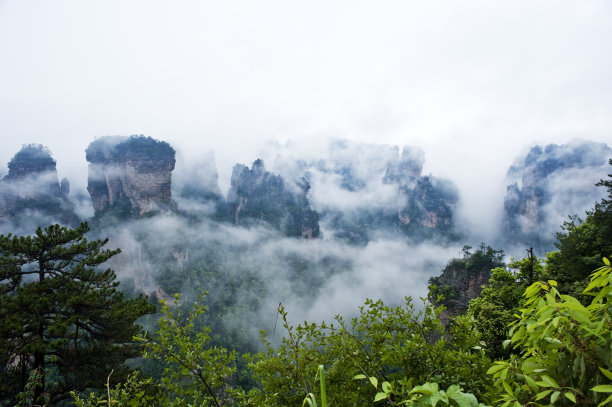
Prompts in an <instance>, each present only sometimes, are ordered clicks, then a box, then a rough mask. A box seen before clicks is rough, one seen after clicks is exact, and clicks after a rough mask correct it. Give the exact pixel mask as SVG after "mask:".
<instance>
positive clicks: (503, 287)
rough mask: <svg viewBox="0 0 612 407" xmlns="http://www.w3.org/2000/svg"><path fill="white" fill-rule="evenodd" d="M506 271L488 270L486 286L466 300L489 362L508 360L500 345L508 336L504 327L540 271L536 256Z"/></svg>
mask: <svg viewBox="0 0 612 407" xmlns="http://www.w3.org/2000/svg"><path fill="white" fill-rule="evenodd" d="M508 267H509V268H510V269H506V268H503V267H496V268H494V269H493V270H492V271H491V278H490V279H489V284H488V285H487V286H486V287H484V288H483V289H482V291H481V292H480V295H479V296H478V297H477V298H475V299H473V300H472V301H470V305H469V308H468V311H467V313H468V315H470V316H472V317H473V318H474V325H475V327H476V329H478V331H479V332H480V333H481V335H482V336H481V340H482V341H483V342H485V343H486V351H487V354H488V355H489V356H490V357H491V358H492V359H498V358H504V357H508V356H509V355H510V353H511V349H510V348H504V347H503V346H502V343H503V341H504V340H505V339H506V337H507V335H508V330H509V327H508V325H509V324H510V323H511V322H512V321H514V320H515V319H516V318H515V316H514V315H515V314H516V313H517V312H519V308H521V306H522V305H523V303H524V298H523V292H524V291H525V288H527V286H528V285H529V281H530V280H532V279H539V278H540V276H542V273H543V272H544V269H543V266H542V264H541V263H540V261H539V260H538V259H537V258H536V257H526V258H524V259H521V260H516V261H513V262H511V263H510V264H508Z"/></svg>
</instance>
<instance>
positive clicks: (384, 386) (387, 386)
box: [382, 382, 393, 394]
mask: <svg viewBox="0 0 612 407" xmlns="http://www.w3.org/2000/svg"><path fill="white" fill-rule="evenodd" d="M382 389H383V391H384V392H385V393H387V394H388V393H391V390H392V389H393V387H392V386H391V383H389V382H383V384H382Z"/></svg>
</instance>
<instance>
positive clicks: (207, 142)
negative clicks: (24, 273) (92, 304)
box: [0, 0, 612, 319]
mask: <svg viewBox="0 0 612 407" xmlns="http://www.w3.org/2000/svg"><path fill="white" fill-rule="evenodd" d="M610 21H612V4H611V3H610V2H608V1H605V0H599V1H597V0H593V1H583V2H580V3H576V2H565V3H559V2H557V1H552V0H542V1H535V2H534V1H514V0H505V1H498V2H495V3H492V2H486V1H482V0H468V1H462V2H454V1H451V0H447V1H439V2H435V3H434V2H403V1H388V2H387V1H386V2H363V1H348V0H346V1H339V2H333V3H330V2H323V1H318V0H317V1H311V2H308V3H303V4H299V5H298V4H294V3H287V2H282V1H270V0H264V1H259V2H248V1H236V2H200V1H195V0H193V1H182V2H170V1H153V0H134V1H130V2H125V1H120V0H107V1H104V2H97V3H93V2H74V1H70V0H57V1H53V2H37V1H0V55H2V63H1V64H0V143H1V144H0V145H1V146H2V148H1V149H0V164H1V165H2V167H1V168H0V174H2V175H3V174H6V172H7V169H6V167H4V164H5V163H7V162H8V161H9V160H10V159H11V157H12V156H13V155H14V154H15V153H16V152H17V151H19V149H20V148H21V146H22V145H23V144H27V143H40V144H43V145H45V146H47V147H48V148H49V149H50V150H51V151H52V153H53V156H54V157H55V159H56V160H57V169H58V177H59V179H62V178H64V177H65V178H67V179H68V180H69V181H70V185H71V192H70V199H71V200H72V201H73V204H74V205H75V210H76V212H77V213H78V214H79V216H81V217H82V218H87V217H89V216H91V215H92V214H93V210H92V208H91V201H90V200H89V197H88V194H87V191H86V185H87V173H88V170H87V162H86V160H85V149H86V148H87V146H88V145H89V143H90V142H92V141H93V140H94V139H95V138H96V137H101V136H108V135H119V136H128V135H131V134H144V135H146V136H150V137H153V138H155V139H157V140H164V141H167V142H169V143H170V144H171V145H172V147H173V148H174V149H175V150H177V163H176V170H175V172H174V173H173V181H174V183H175V185H174V186H173V188H174V191H175V192H178V189H177V188H179V189H180V188H185V187H189V186H190V184H195V185H203V184H204V185H207V184H210V185H216V184H217V182H218V190H217V192H218V194H219V195H220V196H226V195H227V192H228V190H229V186H230V177H231V174H232V168H233V166H234V164H236V163H242V164H245V165H251V163H252V162H253V161H254V160H255V159H257V158H262V159H264V161H265V163H266V168H268V169H269V170H271V171H273V172H275V173H278V174H282V175H283V177H284V178H285V179H286V182H287V183H288V185H291V184H292V183H294V182H297V181H299V179H300V177H302V176H305V177H307V178H308V179H309V182H310V183H311V190H310V192H309V199H310V202H311V205H312V206H313V208H314V209H316V210H318V211H325V210H331V209H335V210H341V211H347V212H350V211H355V210H358V209H360V208H390V207H393V206H394V205H396V204H397V201H398V199H401V194H399V192H398V189H397V187H396V186H393V185H390V184H387V183H384V182H383V178H384V175H385V171H386V168H387V167H386V164H387V160H388V159H390V158H391V159H392V158H393V157H400V156H401V154H402V153H403V152H406V154H416V155H414V157H417V158H418V159H419V160H422V162H423V170H422V172H423V175H429V174H431V175H432V176H434V177H436V178H437V179H440V180H448V181H450V182H451V183H452V184H453V185H454V186H455V187H456V189H457V191H458V192H459V201H458V203H457V206H456V209H455V210H456V212H455V213H456V218H455V221H456V224H457V226H458V228H459V229H460V230H462V231H464V232H465V231H467V232H469V239H470V241H462V242H461V244H463V243H465V244H472V245H475V244H478V243H479V242H480V241H487V242H488V241H492V240H494V239H495V238H496V237H497V236H498V234H499V225H500V219H501V214H502V210H503V199H504V195H505V192H506V186H507V185H508V179H507V177H506V176H507V171H508V169H509V168H510V166H511V165H512V163H513V162H514V160H515V159H516V158H517V157H519V156H521V155H522V154H523V155H524V153H525V152H526V151H528V149H529V147H531V146H533V145H536V144H540V145H546V144H549V143H556V144H564V143H568V142H570V141H571V140H574V139H577V138H579V139H588V140H594V141H599V142H608V143H609V142H610V141H611V140H612V139H611V136H610V135H611V134H612V116H611V115H610V112H611V111H612V98H611V97H610V95H612V76H611V75H610V72H611V71H612V54H611V53H610V52H609V50H610V49H612V25H611V24H610ZM339 140H344V141H339ZM342 143H345V144H342ZM332 145H335V146H336V147H337V148H336V149H335V150H334V154H332V153H331V151H332V150H331V149H330V146H332ZM338 152H340V153H339V154H336V153H338ZM321 160H323V161H322V162H321ZM347 164H350V165H351V167H350V168H351V171H353V174H355V176H356V178H357V179H359V180H360V182H361V183H362V185H361V186H359V187H356V188H354V189H353V190H347V189H346V188H343V187H342V185H343V179H342V177H341V175H339V174H337V173H334V170H336V169H338V168H340V167H342V166H343V165H347ZM572 171H573V172H569V173H567V174H563V175H562V174H558V175H557V176H556V177H555V178H554V180H553V183H554V185H555V186H554V188H555V189H558V190H564V191H567V194H561V195H557V196H556V197H553V199H552V201H551V202H549V204H548V205H549V207H547V208H546V211H547V212H550V213H555V216H552V217H549V218H547V219H548V220H547V222H548V223H547V224H546V225H545V228H546V230H547V231H551V232H553V231H554V230H557V229H556V228H557V227H558V223H557V222H558V220H559V219H560V218H563V217H564V216H566V215H568V214H567V213H563V208H565V205H569V206H580V207H581V208H582V207H584V206H586V207H589V206H591V205H592V203H593V199H594V197H593V196H588V197H587V196H578V195H577V194H575V193H573V192H572V191H573V190H574V189H573V188H575V190H580V187H581V185H584V184H583V182H584V183H585V184H586V183H588V184H589V185H591V184H592V183H593V182H594V181H596V180H597V179H598V176H595V175H593V174H594V172H589V173H588V174H584V173H581V170H579V169H576V170H572ZM567 176H570V178H571V180H570V181H569V182H568V181H567V179H566V178H567ZM603 176H604V174H603V173H602V174H601V175H599V177H603ZM574 183H576V184H574ZM568 196H569V197H572V198H571V199H572V201H571V202H567V199H568V198H567V197H568ZM595 198H596V197H595ZM560 200H561V201H560ZM177 203H178V205H179V207H180V208H181V209H183V210H185V211H189V212H192V213H195V212H197V213H199V214H202V215H210V214H212V213H213V212H214V208H213V207H212V206H211V205H210V203H206V202H198V201H196V200H189V199H187V200H185V199H183V200H177ZM581 211H582V209H580V210H577V212H578V213H579V214H581ZM182 222H184V220H182V219H179V218H165V217H162V218H159V219H155V220H152V221H151V223H149V224H145V223H144V222H134V223H133V224H129V225H126V227H125V228H122V229H117V230H109V231H108V232H109V234H111V235H112V239H113V240H112V242H113V244H115V245H116V246H120V247H122V249H124V254H123V255H122V256H123V257H121V258H120V260H121V261H122V262H123V263H117V265H118V266H121V267H117V269H120V270H121V272H120V278H121V279H123V280H124V281H126V282H127V281H129V280H131V281H132V283H131V284H134V285H135V286H138V287H139V288H140V289H141V290H144V291H146V292H154V290H155V289H156V285H155V282H154V280H153V281H152V280H150V279H148V277H143V274H142V272H143V270H148V271H149V272H150V275H151V276H153V277H156V276H157V275H158V274H159V273H162V272H164V270H163V269H162V268H160V266H159V265H157V264H155V263H152V262H150V261H149V260H148V259H143V258H142V257H141V255H140V254H139V251H138V250H139V248H140V244H141V243H140V239H141V237H142V236H143V235H147V234H148V233H153V234H151V236H160V242H159V244H160V247H163V245H165V244H167V243H168V242H184V241H188V242H189V245H192V244H196V243H197V244H198V245H200V246H201V247H206V245H211V246H215V245H217V244H220V243H219V242H233V243H232V244H230V245H229V246H228V250H229V249H232V248H234V249H236V250H237V253H239V255H236V256H235V257H228V258H227V259H225V261H226V262H227V264H229V265H231V267H229V266H228V268H227V269H228V270H243V271H244V267H242V266H243V265H244V264H247V265H254V264H257V265H258V266H257V269H256V270H255V271H252V272H253V273H258V275H259V276H261V278H262V279H263V280H262V281H265V282H266V284H270V286H271V287H275V289H271V290H270V292H275V293H279V295H277V296H273V295H271V296H269V297H268V298H267V299H266V302H265V304H261V306H262V308H261V309H265V310H268V309H269V308H272V309H273V310H274V309H275V304H277V303H278V301H284V302H286V303H287V304H289V305H290V306H293V309H292V310H291V311H292V312H295V313H296V314H297V315H299V316H300V317H313V316H314V317H319V316H326V315H333V314H335V313H336V312H345V311H347V310H350V309H353V310H355V309H354V307H355V306H356V305H357V304H359V303H361V302H362V300H363V298H364V296H365V295H368V296H371V297H377V296H382V297H385V298H387V299H389V300H390V301H398V300H400V299H401V298H402V297H403V296H404V295H413V296H420V295H423V294H424V293H425V290H426V281H427V277H428V276H430V275H432V274H435V273H436V272H438V271H439V270H440V267H441V266H443V265H444V263H445V262H446V261H447V260H448V259H449V258H450V257H451V253H457V251H458V248H455V247H454V246H437V245H434V244H431V243H423V244H420V245H415V244H414V243H409V242H407V241H406V240H405V239H402V238H398V237H397V236H394V235H386V234H382V235H379V236H377V238H376V239H375V240H373V241H371V242H369V243H368V244H367V245H366V246H365V247H361V248H359V249H357V248H355V247H351V246H348V245H346V244H344V243H341V242H336V241H333V240H331V239H329V233H327V232H326V231H325V230H324V237H323V239H321V240H320V241H317V242H309V243H305V242H302V241H301V240H292V239H287V238H283V237H281V236H279V235H278V234H277V232H275V231H272V230H269V229H266V228H264V227H261V228H252V229H248V230H247V229H242V228H236V227H233V226H229V225H213V224H211V223H207V222H202V223H198V224H183V223H182ZM322 223H324V222H323V221H322ZM323 226H325V225H323ZM161 230H163V231H164V233H163V234H162V233H161V232H160V231H161ZM326 236H327V238H326ZM179 246H180V245H179ZM287 253H290V254H292V255H295V256H297V257H298V258H308V259H310V260H311V261H313V264H314V265H316V266H318V265H320V261H321V260H317V259H325V258H328V257H334V258H336V259H339V261H340V262H342V263H343V264H344V263H346V264H347V265H350V270H351V272H350V273H339V274H335V275H333V276H331V277H330V280H329V284H326V285H325V286H323V287H320V290H318V291H317V292H316V294H315V296H314V297H308V298H309V301H310V302H309V303H308V304H307V306H305V305H304V303H302V302H301V301H304V299H303V298H302V297H300V295H298V294H299V293H295V289H296V287H294V286H292V277H291V276H287V275H286V270H287V269H288V268H289V267H288V266H287V260H286V255H287ZM183 255H184V253H183V254H181V253H178V252H177V254H176V256H178V257H176V258H174V260H175V261H174V263H173V265H174V266H176V264H178V263H177V262H179V260H180V259H181V258H182V257H181V256H183ZM185 255H186V254H185ZM272 259H275V260H272ZM117 261H119V260H117ZM316 269H317V267H314V266H313V270H315V271H316ZM230 272H231V271H230ZM180 288H181V289H183V288H184V287H180ZM166 294H169V293H166ZM281 294H282V295H281ZM277 297H278V298H277ZM272 312H274V311H272ZM262 318H263V317H262ZM264 319H265V318H264Z"/></svg>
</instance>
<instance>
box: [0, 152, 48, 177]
mask: <svg viewBox="0 0 612 407" xmlns="http://www.w3.org/2000/svg"><path fill="white" fill-rule="evenodd" d="M8 168H9V172H8V175H6V176H5V177H4V180H5V181H21V180H24V179H26V178H28V177H38V176H40V175H43V174H47V173H53V174H55V177H56V178H57V170H56V168H55V159H53V157H52V156H51V152H50V151H49V149H48V148H47V147H45V146H42V145H40V144H27V145H24V146H23V147H22V148H21V150H20V151H19V152H18V153H17V154H15V155H14V156H13V158H12V159H11V161H9V163H8Z"/></svg>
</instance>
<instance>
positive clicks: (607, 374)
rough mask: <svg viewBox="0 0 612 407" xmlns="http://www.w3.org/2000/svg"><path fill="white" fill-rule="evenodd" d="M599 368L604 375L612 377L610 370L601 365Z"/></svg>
mask: <svg viewBox="0 0 612 407" xmlns="http://www.w3.org/2000/svg"><path fill="white" fill-rule="evenodd" d="M599 370H601V373H603V374H604V375H606V377H607V378H608V379H612V372H610V371H609V370H606V369H604V368H603V367H600V368H599Z"/></svg>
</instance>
